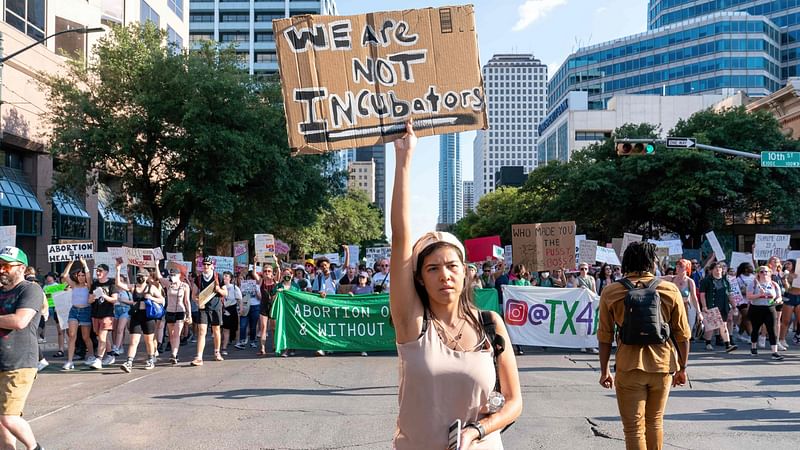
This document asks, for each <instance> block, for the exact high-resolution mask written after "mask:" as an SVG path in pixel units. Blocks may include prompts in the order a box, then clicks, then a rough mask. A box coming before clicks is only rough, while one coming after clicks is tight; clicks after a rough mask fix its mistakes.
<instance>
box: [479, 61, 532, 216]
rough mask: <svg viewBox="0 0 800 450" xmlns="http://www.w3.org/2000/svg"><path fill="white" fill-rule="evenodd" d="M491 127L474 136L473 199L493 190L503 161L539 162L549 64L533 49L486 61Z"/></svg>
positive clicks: (518, 163)
mask: <svg viewBox="0 0 800 450" xmlns="http://www.w3.org/2000/svg"><path fill="white" fill-rule="evenodd" d="M483 79H484V85H485V87H486V101H487V109H488V113H489V129H488V130H485V131H484V130H479V131H478V134H477V136H476V138H475V142H474V146H473V153H474V155H473V156H474V178H473V180H474V181H475V201H477V200H478V199H480V198H481V197H482V196H483V195H485V194H487V193H489V192H492V191H494V188H495V176H496V173H497V172H498V171H499V170H500V168H501V167H503V166H521V167H523V169H524V172H525V173H528V172H530V171H531V170H533V169H534V168H536V143H537V140H538V134H537V131H536V127H537V125H538V124H539V121H541V120H542V119H544V115H545V112H546V110H547V66H546V65H544V64H542V62H541V61H539V60H538V59H536V58H534V57H533V55H531V54H498V55H494V56H493V57H492V59H491V60H489V62H488V63H487V64H486V65H485V66H483Z"/></svg>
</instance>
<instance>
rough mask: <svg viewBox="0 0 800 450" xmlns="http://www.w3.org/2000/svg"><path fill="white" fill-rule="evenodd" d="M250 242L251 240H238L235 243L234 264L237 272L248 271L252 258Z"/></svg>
mask: <svg viewBox="0 0 800 450" xmlns="http://www.w3.org/2000/svg"><path fill="white" fill-rule="evenodd" d="M249 244H250V241H236V242H234V243H233V264H234V266H235V268H236V271H237V272H245V271H247V265H248V262H249V260H250V255H249V253H248V247H249Z"/></svg>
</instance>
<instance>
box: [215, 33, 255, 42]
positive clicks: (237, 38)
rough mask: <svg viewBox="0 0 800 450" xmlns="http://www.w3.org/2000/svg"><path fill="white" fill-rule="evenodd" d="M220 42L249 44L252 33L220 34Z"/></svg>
mask: <svg viewBox="0 0 800 450" xmlns="http://www.w3.org/2000/svg"><path fill="white" fill-rule="evenodd" d="M219 40H220V42H247V41H248V40H250V33H220V34H219Z"/></svg>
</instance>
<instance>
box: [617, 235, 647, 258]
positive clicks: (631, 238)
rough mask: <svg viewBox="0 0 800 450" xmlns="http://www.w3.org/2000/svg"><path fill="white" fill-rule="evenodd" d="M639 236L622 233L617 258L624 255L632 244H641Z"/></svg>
mask: <svg viewBox="0 0 800 450" xmlns="http://www.w3.org/2000/svg"><path fill="white" fill-rule="evenodd" d="M642 237H643V236H642V235H641V234H634V233H624V234H623V235H622V245H621V246H620V250H619V256H622V255H624V254H625V250H626V249H627V248H628V246H629V245H631V243H633V242H641V241H642Z"/></svg>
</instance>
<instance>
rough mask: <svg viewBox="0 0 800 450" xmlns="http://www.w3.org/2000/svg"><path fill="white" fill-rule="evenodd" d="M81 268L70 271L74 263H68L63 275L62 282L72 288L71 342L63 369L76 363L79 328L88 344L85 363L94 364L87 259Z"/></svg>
mask: <svg viewBox="0 0 800 450" xmlns="http://www.w3.org/2000/svg"><path fill="white" fill-rule="evenodd" d="M80 261H81V266H82V267H81V269H78V271H77V272H75V273H70V271H71V270H72V263H74V262H75V261H70V262H68V263H67V267H66V268H65V269H64V273H63V274H62V275H61V282H62V283H67V284H68V285H69V287H70V288H71V289H72V308H70V310H69V328H67V337H68V338H69V343H68V345H67V362H65V363H64V366H63V367H62V369H64V370H72V369H74V368H75V364H73V363H72V358H74V357H75V343H76V342H77V341H78V329H80V333H81V338H83V342H84V343H85V344H86V360H85V361H84V363H85V364H86V365H87V366H89V365H92V364H94V361H95V357H94V345H93V344H92V339H91V337H90V334H91V332H92V308H91V307H90V306H89V285H90V283H91V281H92V280H91V279H89V276H88V275H87V274H89V273H90V272H89V266H87V265H86V261H85V260H84V259H83V258H81V259H80Z"/></svg>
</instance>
